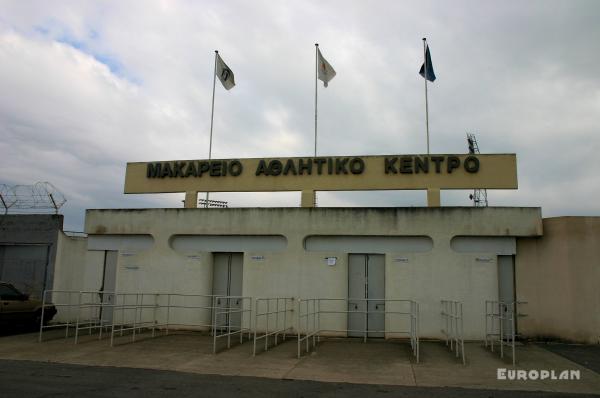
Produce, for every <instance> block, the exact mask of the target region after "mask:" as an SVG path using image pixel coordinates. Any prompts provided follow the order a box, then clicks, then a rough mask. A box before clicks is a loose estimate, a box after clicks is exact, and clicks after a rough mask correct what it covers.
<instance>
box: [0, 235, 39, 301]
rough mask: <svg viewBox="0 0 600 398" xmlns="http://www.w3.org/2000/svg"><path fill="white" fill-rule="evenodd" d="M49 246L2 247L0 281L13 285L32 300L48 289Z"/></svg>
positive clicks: (0, 246)
mask: <svg viewBox="0 0 600 398" xmlns="http://www.w3.org/2000/svg"><path fill="white" fill-rule="evenodd" d="M49 251H50V246H48V245H0V280H2V281H4V282H10V283H12V284H13V285H14V286H15V287H16V288H17V289H19V290H20V291H21V292H23V293H26V294H29V295H30V296H31V297H32V298H41V297H42V293H43V291H44V290H45V289H46V277H47V273H48V255H49Z"/></svg>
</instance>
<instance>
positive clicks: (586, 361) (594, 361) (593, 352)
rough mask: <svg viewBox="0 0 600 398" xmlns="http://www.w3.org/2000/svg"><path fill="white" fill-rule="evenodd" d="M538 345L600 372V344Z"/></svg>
mask: <svg viewBox="0 0 600 398" xmlns="http://www.w3.org/2000/svg"><path fill="white" fill-rule="evenodd" d="M538 345H539V346H540V347H543V348H545V349H547V350H548V351H551V352H553V353H555V354H558V355H560V356H563V357H565V358H567V359H570V360H571V361H573V362H575V363H578V364H579V365H581V366H585V367H586V368H588V369H591V370H593V371H594V372H596V373H598V374H600V345H591V344H587V345H583V344H563V343H547V344H543V343H540V344H538Z"/></svg>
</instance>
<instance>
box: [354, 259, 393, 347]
mask: <svg viewBox="0 0 600 398" xmlns="http://www.w3.org/2000/svg"><path fill="white" fill-rule="evenodd" d="M384 300H385V257H384V255H383V254H350V255H349V256H348V336H350V337H364V335H365V330H366V331H367V337H385V333H384V332H383V331H384V330H385V313H384V312H385V301H384Z"/></svg>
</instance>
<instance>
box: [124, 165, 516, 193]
mask: <svg viewBox="0 0 600 398" xmlns="http://www.w3.org/2000/svg"><path fill="white" fill-rule="evenodd" d="M474 188H487V189H516V188H517V162H516V155H515V154H489V155H481V154H476V155H475V154H471V155H382V156H335V157H294V158H252V159H213V160H176V161H156V162H139V163H128V164H127V172H126V175H125V193H131V194H133V193H136V194H138V193H166V192H187V193H188V194H189V193H196V192H260V191H304V192H312V191H354V190H404V189H427V190H428V192H436V191H438V197H439V190H440V189H474ZM438 201H439V199H438ZM434 202H435V201H434ZM430 204H431V203H430ZM434 204H435V203H434Z"/></svg>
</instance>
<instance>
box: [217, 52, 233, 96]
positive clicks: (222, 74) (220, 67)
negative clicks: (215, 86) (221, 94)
mask: <svg viewBox="0 0 600 398" xmlns="http://www.w3.org/2000/svg"><path fill="white" fill-rule="evenodd" d="M216 73H217V77H218V78H219V80H220V81H221V84H223V87H225V89H227V90H231V88H233V86H235V79H234V76H233V71H232V70H231V69H229V67H228V66H227V65H226V64H225V62H223V60H222V59H221V56H220V55H219V54H217V72H216Z"/></svg>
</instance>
